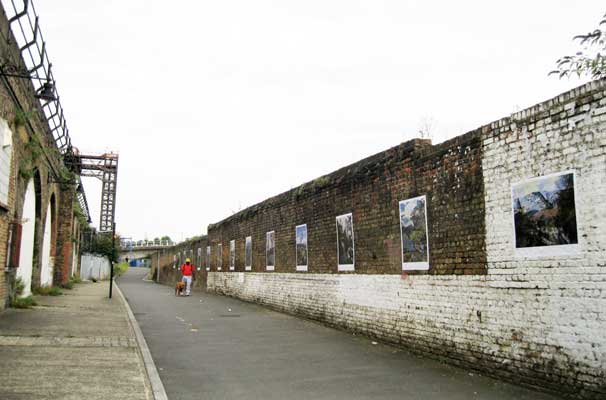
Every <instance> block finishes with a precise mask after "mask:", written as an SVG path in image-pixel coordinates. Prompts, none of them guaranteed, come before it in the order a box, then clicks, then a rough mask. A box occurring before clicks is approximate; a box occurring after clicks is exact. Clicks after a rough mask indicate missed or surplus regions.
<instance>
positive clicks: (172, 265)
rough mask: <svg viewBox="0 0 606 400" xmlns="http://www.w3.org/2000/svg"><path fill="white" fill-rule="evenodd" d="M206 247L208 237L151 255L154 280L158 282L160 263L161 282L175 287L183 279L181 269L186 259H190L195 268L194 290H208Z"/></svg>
mask: <svg viewBox="0 0 606 400" xmlns="http://www.w3.org/2000/svg"><path fill="white" fill-rule="evenodd" d="M206 246H207V237H206V236H202V237H201V238H200V239H196V240H193V241H188V242H185V243H181V244H179V245H176V246H172V247H170V248H166V249H163V250H160V251H158V252H156V253H153V254H152V255H151V263H152V264H151V270H152V276H153V277H154V280H156V279H157V276H158V275H157V268H158V262H159V265H160V277H159V282H160V283H163V284H166V285H174V284H175V282H177V281H178V280H180V279H181V277H182V276H181V272H180V271H179V267H180V266H181V265H182V264H183V263H184V262H185V259H186V258H187V257H189V258H191V260H192V263H193V264H194V267H195V269H194V279H193V284H192V288H193V289H198V290H206V281H207V276H208V273H207V270H206V261H205V254H206ZM198 249H201V251H200V254H201V255H200V258H198Z"/></svg>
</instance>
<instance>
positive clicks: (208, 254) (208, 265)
mask: <svg viewBox="0 0 606 400" xmlns="http://www.w3.org/2000/svg"><path fill="white" fill-rule="evenodd" d="M206 270H207V271H210V246H206Z"/></svg>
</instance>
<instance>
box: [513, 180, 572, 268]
mask: <svg viewBox="0 0 606 400" xmlns="http://www.w3.org/2000/svg"><path fill="white" fill-rule="evenodd" d="M566 174H572V181H573V185H574V213H575V218H576V220H577V243H576V244H561V245H553V246H537V247H521V248H517V247H516V221H515V211H514V209H513V200H514V197H513V196H514V193H513V188H514V187H515V186H517V185H521V184H523V183H528V182H533V181H538V180H541V179H544V178H549V177H551V176H560V175H566ZM577 183H578V181H577V174H576V171H575V170H566V171H561V172H554V173H551V174H547V175H541V176H535V177H533V178H528V179H522V180H520V181H517V182H515V183H512V184H511V186H510V195H511V196H510V198H509V206H510V210H511V229H512V232H511V239H512V247H513V254H514V256H515V257H516V258H546V257H563V256H577V255H578V254H579V253H580V252H581V245H580V241H581V236H580V235H579V221H580V218H579V214H580V212H579V202H578V196H577V192H578V190H577V189H578V186H577Z"/></svg>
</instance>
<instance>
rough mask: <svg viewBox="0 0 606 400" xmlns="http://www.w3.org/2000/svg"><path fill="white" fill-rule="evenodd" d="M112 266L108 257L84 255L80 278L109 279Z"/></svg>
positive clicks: (81, 261) (81, 262)
mask: <svg viewBox="0 0 606 400" xmlns="http://www.w3.org/2000/svg"><path fill="white" fill-rule="evenodd" d="M110 268H111V264H110V262H109V260H108V259H107V258H106V257H101V256H97V255H94V254H88V253H84V254H82V259H81V260H80V278H81V279H91V278H95V279H97V280H102V279H109V274H110Z"/></svg>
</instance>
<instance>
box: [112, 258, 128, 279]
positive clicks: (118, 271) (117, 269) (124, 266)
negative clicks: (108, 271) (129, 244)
mask: <svg viewBox="0 0 606 400" xmlns="http://www.w3.org/2000/svg"><path fill="white" fill-rule="evenodd" d="M127 270H128V263H127V262H121V263H117V264H114V276H115V277H118V276H120V275H122V274H123V273H125V272H126V271H127Z"/></svg>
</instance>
